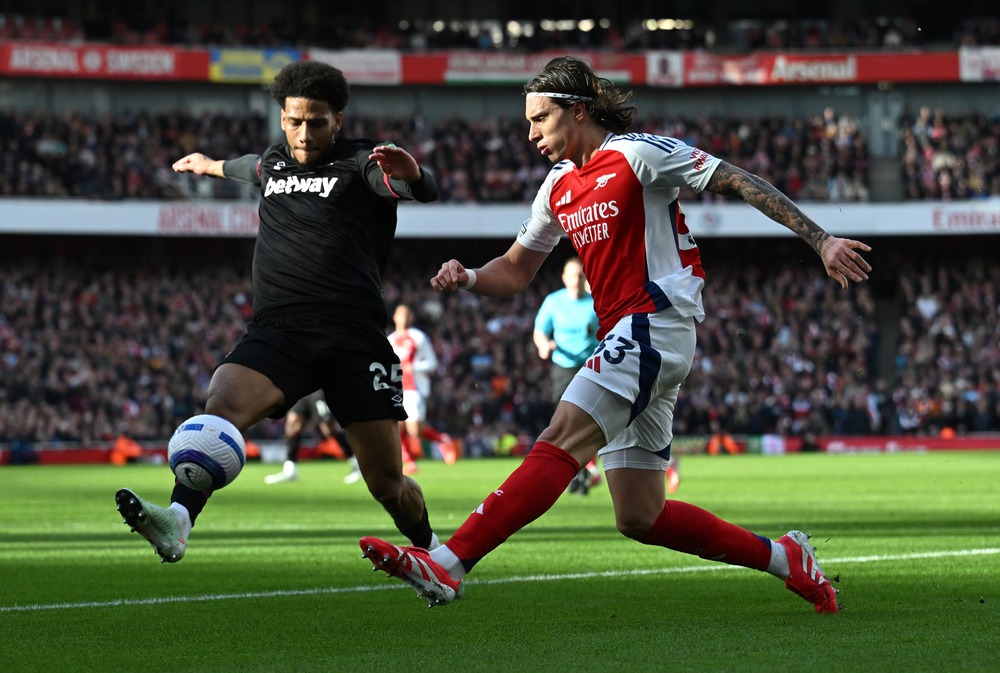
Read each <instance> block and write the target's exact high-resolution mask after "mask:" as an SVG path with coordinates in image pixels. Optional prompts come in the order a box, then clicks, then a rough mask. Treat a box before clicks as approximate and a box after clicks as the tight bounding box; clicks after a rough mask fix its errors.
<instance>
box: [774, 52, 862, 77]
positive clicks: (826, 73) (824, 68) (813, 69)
mask: <svg viewBox="0 0 1000 673" xmlns="http://www.w3.org/2000/svg"><path fill="white" fill-rule="evenodd" d="M857 78H858V59H856V58H855V57H854V56H848V57H847V58H842V59H834V60H829V59H823V60H819V59H789V58H788V57H786V56H778V57H777V58H776V59H774V67H773V68H771V81H772V82H831V81H833V82H853V81H854V80H856V79H857Z"/></svg>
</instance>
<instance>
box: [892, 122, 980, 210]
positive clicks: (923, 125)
mask: <svg viewBox="0 0 1000 673" xmlns="http://www.w3.org/2000/svg"><path fill="white" fill-rule="evenodd" d="M900 128H901V132H902V177H903V185H904V190H905V194H906V198H907V199H911V200H912V199H942V200H953V199H969V198H986V197H991V196H993V197H995V196H1000V114H996V115H993V116H991V117H989V116H986V115H983V114H969V115H947V114H945V113H944V111H942V110H940V109H937V110H934V111H931V109H930V107H928V106H922V107H921V108H920V110H919V111H918V112H917V114H916V115H915V116H914V117H905V118H904V119H903V120H902V123H901V124H900Z"/></svg>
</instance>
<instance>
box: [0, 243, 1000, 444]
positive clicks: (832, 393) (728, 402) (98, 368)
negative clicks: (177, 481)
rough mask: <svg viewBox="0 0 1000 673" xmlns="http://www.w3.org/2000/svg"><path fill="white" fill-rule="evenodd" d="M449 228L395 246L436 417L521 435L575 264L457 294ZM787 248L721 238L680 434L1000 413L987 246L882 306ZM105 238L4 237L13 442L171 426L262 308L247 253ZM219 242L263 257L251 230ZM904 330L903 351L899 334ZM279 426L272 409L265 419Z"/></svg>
mask: <svg viewBox="0 0 1000 673" xmlns="http://www.w3.org/2000/svg"><path fill="white" fill-rule="evenodd" d="M244 243H249V242H242V243H240V245H243V244H244ZM450 244H451V243H446V242H434V241H427V242H416V241H408V242H407V245H406V246H396V252H395V253H394V255H393V259H392V260H390V264H389V267H388V269H389V271H387V277H386V300H387V303H388V304H389V305H390V306H391V305H394V304H395V303H398V302H406V303H407V304H409V305H411V306H413V307H414V308H415V311H416V316H417V325H418V326H420V327H421V328H422V329H424V330H425V331H427V332H428V333H429V334H430V335H431V337H432V339H433V341H434V344H435V348H436V349H437V352H438V355H439V359H440V369H439V371H438V372H437V375H436V376H435V381H434V387H433V393H432V397H431V402H430V404H429V418H428V420H429V422H430V423H431V424H432V425H434V426H435V427H438V428H439V429H441V430H443V431H447V432H449V433H451V434H452V435H453V436H456V437H459V438H461V439H462V440H463V443H464V445H465V447H466V451H467V453H469V454H471V455H488V454H491V453H493V452H494V451H498V450H510V449H511V444H512V443H513V444H517V443H522V444H523V442H521V441H520V440H519V439H518V438H521V437H529V438H530V437H533V436H534V435H535V434H536V433H537V432H539V431H540V430H541V429H542V428H543V427H544V425H545V423H546V421H547V420H548V418H549V415H550V412H551V407H550V406H549V404H550V403H549V402H548V401H547V399H546V391H547V390H548V386H547V381H546V371H547V370H546V368H545V366H544V363H543V362H542V361H541V360H539V359H538V357H537V354H536V353H535V352H534V350H533V347H532V340H531V331H532V320H533V316H534V314H535V312H536V311H537V308H538V306H539V304H540V302H541V298H542V297H543V296H544V295H545V293H546V292H547V291H550V290H552V289H554V288H556V287H559V279H558V265H556V264H552V265H547V266H546V267H543V271H542V273H541V274H540V275H539V278H538V279H536V282H535V283H534V284H533V285H532V287H531V288H530V289H529V290H528V291H527V292H525V293H523V294H520V295H518V296H515V297H510V298H505V299H496V298H490V299H483V298H481V297H478V296H476V295H473V294H471V293H466V292H459V293H455V294H440V293H436V292H434V291H432V290H430V288H429V287H428V285H427V280H426V279H427V278H429V277H430V276H431V275H432V274H433V270H434V269H436V268H437V265H438V264H439V263H440V262H441V261H443V259H445V258H446V257H447V256H448V255H449V252H448V250H447V245H450ZM473 245H475V244H473ZM716 245H718V244H716ZM739 245H740V246H741V249H742V248H744V247H746V245H747V242H740V243H739ZM769 245H770V246H774V245H801V244H800V243H798V242H797V241H787V242H785V243H780V244H775V243H770V244H769ZM466 247H468V246H466ZM771 252H772V253H773V254H770V255H767V256H765V255H759V256H754V255H750V256H743V255H728V254H725V252H724V251H719V252H716V253H713V252H711V251H710V250H708V251H706V253H707V254H705V264H706V269H707V271H708V279H709V280H708V283H709V285H708V289H707V293H706V309H707V312H708V319H707V320H706V321H705V322H704V323H703V324H702V325H701V326H700V327H699V350H698V354H697V357H696V360H695V365H694V369H693V370H692V372H691V375H690V377H689V379H688V381H687V383H686V384H685V386H684V387H683V388H682V393H681V397H680V399H679V401H678V407H677V413H676V431H677V434H678V435H679V436H684V435H706V434H711V433H714V432H716V431H718V430H720V429H721V430H724V431H726V432H729V433H732V434H760V433H779V434H783V435H788V436H800V437H805V438H809V437H814V436H818V435H825V434H831V433H832V434H843V435H850V434H872V433H885V434H901V433H902V434H938V433H940V432H941V431H942V430H944V429H945V428H947V429H949V431H954V432H957V433H965V432H978V431H988V430H989V431H998V430H1000V347H998V346H997V344H998V343H1000V340H998V338H997V337H998V335H1000V318H998V315H1000V271H998V270H997V269H996V268H995V266H993V265H992V264H991V263H990V260H989V259H987V257H986V256H984V255H983V254H982V253H980V254H978V255H976V254H973V255H971V257H970V258H969V259H966V260H963V261H961V262H957V261H956V262H955V263H953V264H945V263H942V264H926V265H919V266H918V265H913V266H910V267H907V268H904V269H903V271H902V273H901V276H900V287H901V288H902V290H901V292H900V293H899V301H900V302H901V304H900V310H899V311H898V313H896V312H893V311H877V310H876V302H875V300H874V298H873V295H872V290H871V288H870V287H869V286H867V285H862V286H860V287H858V288H857V289H856V290H854V291H852V292H851V293H848V294H844V293H842V292H840V291H838V290H839V289H838V288H837V287H836V284H835V283H833V282H832V281H830V280H829V279H827V278H826V277H825V276H824V275H823V273H822V270H821V269H820V268H819V265H818V264H812V262H813V260H811V259H805V260H803V261H802V262H801V263H797V264H796V263H791V262H789V263H786V264H784V265H782V266H781V267H780V268H778V269H775V268H774V267H773V264H772V263H771V262H770V261H768V262H761V261H758V260H760V259H762V258H766V259H768V260H773V259H777V258H786V259H789V260H798V259H800V258H801V257H802V256H801V255H798V256H796V255H795V254H794V253H793V252H791V251H790V250H789V251H781V250H778V251H774V250H773V249H771ZM784 252H787V255H785V254H784ZM102 255H103V256H102ZM102 255H96V254H91V253H88V252H84V251H77V252H75V253H73V254H69V255H67V254H65V253H64V254H61V255H60V256H59V258H58V262H57V263H53V261H52V258H51V257H50V256H49V255H44V254H21V255H13V254H7V255H4V260H3V265H2V267H0V287H2V294H0V353H2V358H0V404H2V405H3V407H4V408H5V413H4V414H0V442H13V441H20V442H47V441H71V442H84V443H93V442H101V441H110V440H112V439H114V438H115V437H117V436H119V435H121V434H125V435H127V436H129V437H132V438H134V439H138V440H162V439H164V438H166V437H169V435H170V433H171V432H172V430H173V428H174V427H175V425H176V423H178V422H179V421H180V420H183V419H184V418H187V417H189V416H191V415H192V414H194V413H197V412H198V410H199V407H200V405H201V404H202V403H203V401H204V394H205V390H206V386H207V383H208V378H209V376H210V375H211V372H212V369H213V368H214V366H215V364H216V363H217V361H218V360H219V358H220V357H221V356H222V355H223V354H224V353H225V352H226V350H228V349H229V348H230V347H231V345H232V344H233V343H235V341H236V339H237V338H238V336H239V334H240V333H241V332H242V329H243V327H244V324H245V321H246V320H247V319H248V318H249V316H250V315H251V298H250V296H249V269H248V268H245V267H242V266H240V265H238V264H235V263H234V264H230V265H228V266H212V267H210V268H206V267H205V266H198V267H193V266H192V265H191V264H190V263H183V262H182V261H181V259H182V257H181V256H180V255H176V254H175V255H169V254H162V255H157V254H153V253H152V252H150V251H132V252H126V251H125V249H123V250H121V251H119V252H118V254H117V255H115V256H114V260H113V261H111V260H109V259H108V258H107V257H106V254H105V253H102ZM222 256H223V257H224V258H226V259H233V260H238V259H246V260H249V257H250V255H249V249H248V248H246V249H243V250H241V251H239V252H235V251H233V250H232V249H227V251H226V252H225V253H224V255H222ZM739 258H743V259H746V260H748V261H744V262H735V261H733V260H735V259H739ZM404 260H405V261H404ZM555 261H561V260H555ZM897 334H898V343H899V345H898V348H897V349H896V352H897V355H896V360H895V362H893V363H889V365H888V366H886V363H885V362H884V360H881V361H880V358H879V352H880V346H882V343H881V342H882V339H883V338H886V337H885V336H884V335H897ZM894 338H895V337H894ZM883 352H884V351H883ZM893 369H894V371H891V370H893ZM280 432H281V426H280V423H278V422H263V423H261V424H258V426H255V428H254V429H253V431H252V433H251V435H252V436H253V437H256V438H274V437H278V436H280ZM501 447H503V448H501Z"/></svg>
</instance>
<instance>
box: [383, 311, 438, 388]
mask: <svg viewBox="0 0 1000 673" xmlns="http://www.w3.org/2000/svg"><path fill="white" fill-rule="evenodd" d="M388 339H389V343H390V344H391V345H392V350H393V351H395V353H396V357H398V358H399V362H400V363H401V364H402V365H403V391H404V392H406V391H408V390H415V391H417V392H418V393H420V394H421V395H422V396H424V397H427V396H428V395H430V394H431V376H430V375H431V373H432V372H433V371H434V370H435V369H437V365H438V360H437V354H436V353H435V352H434V345H433V344H432V343H431V339H430V337H429V336H427V334H425V333H424V332H421V331H420V330H418V329H417V328H416V327H408V328H406V329H404V330H393V332H392V333H391V334H390V335H389V337H388Z"/></svg>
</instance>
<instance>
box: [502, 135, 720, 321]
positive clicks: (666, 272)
mask: <svg viewBox="0 0 1000 673" xmlns="http://www.w3.org/2000/svg"><path fill="white" fill-rule="evenodd" d="M718 165H719V159H717V158H716V157H713V156H711V155H710V154H707V153H706V152H704V151H702V150H699V149H697V148H694V147H690V146H689V145H686V144H684V143H683V142H681V141H680V140H677V139H676V138H668V137H665V136H655V135H649V134H646V133H628V134H624V135H613V134H609V135H608V137H607V138H605V140H604V143H603V144H602V145H601V147H600V149H599V150H598V151H597V152H596V153H594V155H593V156H592V157H591V159H590V161H588V162H587V164H586V165H585V166H584V167H583V168H582V169H578V168H577V167H576V165H575V164H573V162H571V161H560V162H559V163H558V164H556V165H555V166H553V167H552V170H551V171H550V172H549V174H548V176H547V177H546V178H545V181H544V182H543V183H542V186H541V187H540V188H539V190H538V195H537V196H536V197H535V201H534V203H533V204H532V206H531V218H530V219H529V220H527V221H526V222H525V223H524V225H523V226H522V227H521V231H520V233H519V234H518V236H517V240H518V242H519V243H520V244H521V245H523V246H524V247H526V248H529V249H531V250H536V251H539V252H550V251H551V250H552V249H553V248H555V246H556V244H557V243H558V242H559V239H560V238H561V237H562V236H563V235H564V234H565V235H566V236H568V237H569V240H570V242H571V243H572V244H573V247H574V248H575V249H576V252H577V254H578V255H579V256H580V261H582V262H583V270H584V273H585V274H586V276H587V278H588V279H589V280H590V283H591V286H592V290H593V295H594V310H595V311H596V312H597V316H598V318H599V319H600V325H601V331H600V333H599V334H598V337H599V338H603V336H604V334H605V333H606V332H607V331H608V330H609V329H611V328H612V327H613V326H614V325H615V324H617V322H618V321H619V320H620V319H621V318H622V317H623V316H626V315H629V314H631V313H651V312H655V311H660V310H663V309H665V308H667V307H669V306H675V307H676V308H677V310H678V311H680V313H681V314H682V315H684V316H690V317H694V318H695V319H697V320H698V321H701V320H703V319H704V317H705V309H704V307H703V306H702V302H701V289H702V287H703V286H704V284H705V274H704V272H703V271H702V268H701V257H700V255H699V253H698V246H697V244H696V243H695V241H694V237H693V236H692V235H691V234H690V232H689V231H688V228H687V225H686V224H685V223H684V213H683V212H681V208H680V204H679V202H678V200H677V196H678V194H679V193H680V188H681V187H684V186H688V187H691V188H693V189H694V190H695V191H699V192H700V191H702V190H703V189H704V188H705V185H706V184H708V180H709V178H710V177H711V175H712V173H713V172H714V171H715V168H716V167H717V166H718Z"/></svg>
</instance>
